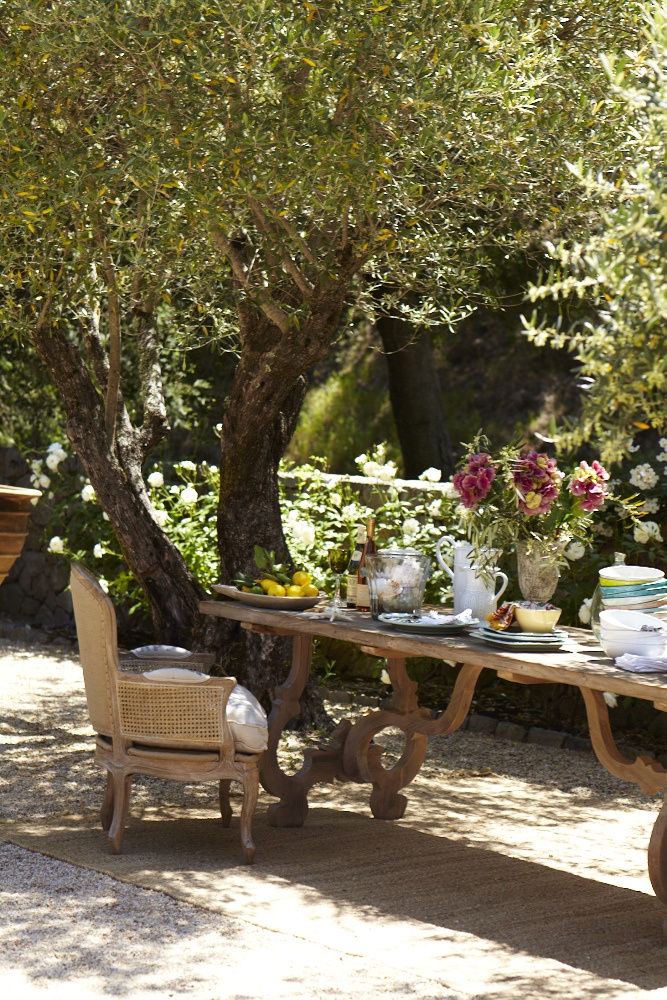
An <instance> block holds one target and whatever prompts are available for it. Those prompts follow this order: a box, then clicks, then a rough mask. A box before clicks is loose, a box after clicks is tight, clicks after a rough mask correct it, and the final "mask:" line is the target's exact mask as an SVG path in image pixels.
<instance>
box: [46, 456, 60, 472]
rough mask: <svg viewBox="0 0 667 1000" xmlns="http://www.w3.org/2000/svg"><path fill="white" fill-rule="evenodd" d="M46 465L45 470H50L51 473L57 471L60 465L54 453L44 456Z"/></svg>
mask: <svg viewBox="0 0 667 1000" xmlns="http://www.w3.org/2000/svg"><path fill="white" fill-rule="evenodd" d="M46 465H47V468H49V469H50V470H51V472H57V471H58V466H59V465H60V459H59V458H58V455H57V454H56V452H54V451H52V452H50V453H49V454H48V455H47V456H46Z"/></svg>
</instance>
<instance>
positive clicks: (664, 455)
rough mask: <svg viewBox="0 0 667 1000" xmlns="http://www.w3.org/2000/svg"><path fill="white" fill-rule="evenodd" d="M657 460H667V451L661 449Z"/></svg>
mask: <svg viewBox="0 0 667 1000" xmlns="http://www.w3.org/2000/svg"><path fill="white" fill-rule="evenodd" d="M657 460H658V462H667V451H661V452H660V454H659V455H658V457H657Z"/></svg>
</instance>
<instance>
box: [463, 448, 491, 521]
mask: <svg viewBox="0 0 667 1000" xmlns="http://www.w3.org/2000/svg"><path fill="white" fill-rule="evenodd" d="M495 478H496V466H495V465H493V463H492V462H491V456H490V455H487V454H486V452H484V451H481V452H479V453H478V454H477V455H468V459H467V463H466V466H465V468H464V469H462V470H461V472H457V473H456V475H455V476H454V478H453V480H452V482H453V483H454V487H455V488H456V490H457V491H458V493H459V495H460V497H461V503H462V504H463V506H464V507H467V508H468V509H471V508H472V507H476V506H477V504H478V503H479V502H480V500H483V499H484V498H485V497H486V496H488V495H489V492H490V490H491V486H492V484H493V480H494V479H495Z"/></svg>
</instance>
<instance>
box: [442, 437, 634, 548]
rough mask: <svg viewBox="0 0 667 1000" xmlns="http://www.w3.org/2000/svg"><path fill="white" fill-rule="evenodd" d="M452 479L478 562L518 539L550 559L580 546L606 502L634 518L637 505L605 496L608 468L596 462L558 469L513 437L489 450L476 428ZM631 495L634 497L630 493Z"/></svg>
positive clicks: (545, 457)
mask: <svg viewBox="0 0 667 1000" xmlns="http://www.w3.org/2000/svg"><path fill="white" fill-rule="evenodd" d="M466 449H467V451H468V454H467V455H466V457H465V458H464V460H463V462H462V468H461V469H460V471H459V472H457V473H456V475H455V476H454V479H453V483H454V487H455V489H456V490H457V492H458V494H459V496H460V498H461V505H462V506H461V510H460V514H461V520H462V523H463V527H464V530H465V533H466V535H467V537H468V540H469V541H470V543H471V544H472V545H473V546H474V548H475V550H476V555H477V557H478V559H479V562H478V565H480V566H481V567H482V568H484V563H485V558H487V560H488V557H485V553H487V552H489V551H490V550H496V553H495V555H497V550H498V549H505V548H507V547H508V546H510V545H515V546H516V545H517V544H521V543H523V544H524V545H525V546H527V548H528V549H529V550H532V551H534V552H536V553H540V554H541V555H542V556H544V557H547V558H549V559H550V560H551V561H553V562H554V563H556V564H557V563H562V562H563V561H564V558H563V557H564V554H565V553H566V550H567V549H568V547H570V546H578V547H579V548H580V549H581V546H582V545H585V543H586V541H587V534H588V531H589V529H590V526H591V523H592V521H593V519H594V516H595V514H596V513H597V512H598V511H600V510H601V509H602V508H603V507H604V505H605V503H608V502H612V501H613V502H615V503H616V504H619V505H620V508H621V510H620V513H621V516H625V517H628V518H631V519H632V520H634V519H635V518H636V517H637V510H636V507H637V505H634V506H633V505H632V504H631V502H630V501H629V500H620V499H619V498H618V497H614V496H612V495H611V493H610V490H609V473H608V472H607V470H606V469H605V468H604V466H603V465H602V464H601V463H600V462H597V461H594V462H593V463H592V464H591V465H589V464H588V462H579V464H578V465H577V466H576V467H575V468H574V469H573V470H572V471H570V472H569V473H564V472H561V470H560V469H559V468H558V465H557V462H556V459H554V458H551V457H549V455H547V454H546V453H544V452H538V451H534V450H531V451H523V450H522V449H521V446H520V444H519V443H512V444H510V445H508V446H507V447H506V448H503V449H502V450H501V451H500V452H498V454H497V455H495V456H494V455H492V454H491V452H490V448H489V442H488V440H487V438H485V437H484V436H482V435H478V436H477V437H476V438H475V440H474V441H473V442H471V444H469V445H467V446H466ZM631 499H632V498H631Z"/></svg>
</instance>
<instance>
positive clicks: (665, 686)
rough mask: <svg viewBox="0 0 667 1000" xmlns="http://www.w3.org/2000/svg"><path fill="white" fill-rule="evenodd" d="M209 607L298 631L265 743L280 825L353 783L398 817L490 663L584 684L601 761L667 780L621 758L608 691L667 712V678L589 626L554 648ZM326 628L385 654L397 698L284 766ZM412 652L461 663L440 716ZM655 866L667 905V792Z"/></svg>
mask: <svg viewBox="0 0 667 1000" xmlns="http://www.w3.org/2000/svg"><path fill="white" fill-rule="evenodd" d="M199 608H200V611H201V612H202V614H206V615H214V616H217V617H220V618H227V619H231V620H233V621H237V622H239V624H240V626H241V627H242V628H244V629H248V630H249V631H251V632H257V633H260V634H264V635H267V634H268V635H273V636H289V637H291V638H292V639H293V654H292V665H291V670H290V672H289V675H288V677H287V678H286V680H285V681H284V683H283V684H281V685H280V686H279V687H277V688H276V690H275V694H274V699H273V708H272V710H271V713H270V715H269V745H268V749H267V751H266V753H265V755H264V762H263V765H262V768H261V781H262V784H263V786H264V788H265V789H266V791H267V792H269V794H271V795H274V796H275V797H276V798H277V799H278V801H277V802H275V803H272V805H271V806H270V807H269V820H270V822H271V824H272V825H274V826H280V827H294V826H301V825H302V824H303V823H304V821H305V819H306V815H307V812H308V792H309V790H310V788H312V787H313V785H316V784H318V783H328V782H329V783H330V782H333V781H352V782H357V783H360V784H368V785H369V786H370V808H371V810H372V813H373V815H374V816H375V817H376V818H377V819H383V820H396V819H400V818H401V817H402V816H403V814H404V812H405V810H406V807H407V805H408V799H407V796H406V795H404V794H403V789H405V788H406V787H407V785H409V784H410V782H411V781H412V780H413V778H414V777H415V776H416V775H417V773H418V772H419V769H420V767H421V765H422V762H423V760H424V757H425V755H426V749H427V741H428V737H429V736H442V735H445V734H447V733H453V732H455V731H456V730H457V729H458V728H459V727H460V726H461V724H462V723H463V721H464V720H465V718H466V716H467V714H468V711H469V709H470V704H471V702H472V699H473V696H474V693H475V685H476V683H477V679H478V677H479V675H480V674H481V672H482V670H484V669H485V668H486V669H489V670H493V671H495V673H496V674H497V675H498V677H501V678H502V679H503V680H506V681H512V682H513V683H515V684H569V685H571V686H573V687H577V688H579V690H580V691H581V694H582V697H583V700H584V704H585V707H586V714H587V718H588V726H589V730H590V737H591V742H592V745H593V749H594V751H595V753H596V755H597V758H598V760H599V761H600V763H601V764H602V765H603V766H604V767H605V768H606V769H607V770H608V771H609V772H610V773H611V774H613V775H615V776H616V777H617V778H622V779H623V780H625V781H631V782H634V783H635V784H637V785H639V787H640V788H641V790H642V791H643V792H644V793H646V794H647V795H655V794H656V793H658V792H663V794H664V791H665V789H667V771H666V770H665V768H663V766H662V765H661V764H660V763H658V762H657V761H656V760H654V759H653V758H652V757H650V756H648V755H646V756H638V757H636V758H635V759H634V760H633V759H631V758H628V757H626V756H624V754H623V753H621V751H620V750H619V748H618V747H617V745H616V743H615V741H614V737H613V734H612V730H611V725H610V720H609V710H608V707H607V703H606V701H605V699H604V692H611V693H613V694H616V695H629V696H630V697H632V698H641V699H644V700H646V701H651V702H653V704H654V706H655V708H657V709H659V710H660V711H667V675H665V674H633V673H628V672H627V671H624V670H622V669H620V668H619V667H616V666H615V664H614V661H613V660H611V659H609V657H607V656H605V654H604V653H603V651H602V649H601V647H600V645H599V644H598V642H597V640H596V639H595V638H594V636H593V634H592V633H591V632H589V631H587V630H584V629H567V633H568V639H567V641H566V642H565V643H564V645H563V647H562V648H561V649H560V650H557V651H554V652H546V653H545V652H527V651H522V652H513V651H507V652H506V651H504V650H501V649H498V648H495V647H492V646H490V645H486V644H484V643H483V642H482V641H481V640H479V639H477V638H475V637H473V636H471V635H469V634H465V633H464V634H460V635H449V636H446V637H444V636H432V635H428V636H427V635H413V634H408V633H403V632H399V631H397V630H395V629H393V628H390V627H388V626H386V625H383V624H382V623H381V622H379V621H376V620H374V619H373V618H371V616H370V615H369V614H364V613H361V612H354V611H350V612H347V613H346V617H345V618H336V619H335V620H334V621H330V620H329V617H328V616H327V615H326V614H316V613H315V614H309V613H301V614H300V613H297V612H293V611H282V610H269V609H265V608H258V607H251V606H249V605H245V604H242V603H241V602H239V601H236V600H210V601H203V602H202V603H201V604H200V606H199ZM316 636H326V637H329V638H332V639H339V640H343V641H345V642H352V643H354V644H356V645H357V646H359V647H360V648H361V649H362V650H363V651H364V652H366V653H369V654H371V655H374V656H378V657H385V658H386V660H387V672H388V674H389V677H390V680H391V686H392V691H393V696H392V700H391V706H390V707H382V708H378V709H369V710H368V711H367V712H366V713H365V714H364V715H363V716H362V717H361V718H357V719H356V720H349V719H346V720H343V721H342V722H341V723H339V725H338V726H337V727H336V728H335V729H334V731H333V732H332V733H331V736H330V738H329V739H328V740H326V741H324V742H322V743H320V744H319V745H318V746H317V747H313V748H307V749H306V750H305V751H304V763H303V766H302V767H301V768H300V770H299V771H297V772H296V773H295V774H287V773H286V772H285V771H283V769H282V768H281V766H280V764H279V761H278V744H279V742H280V738H281V735H282V733H283V731H284V729H285V727H286V725H287V723H288V722H290V720H291V719H293V718H295V717H296V716H297V715H299V713H300V702H299V699H300V697H301V695H302V694H303V691H304V689H305V686H306V683H307V681H308V678H309V676H310V671H311V662H312V648H313V639H314V638H315V637H316ZM410 657H432V658H435V659H440V660H444V661H448V662H450V663H456V664H458V665H459V669H458V672H457V676H456V681H455V683H454V688H453V691H452V695H451V698H450V700H449V704H448V706H447V708H446V709H444V711H442V712H441V713H440V714H438V715H435V716H434V714H433V713H432V712H431V710H430V709H428V708H426V707H420V705H419V699H418V685H417V682H416V681H413V680H411V678H410V677H409V675H408V672H407V669H406V660H407V659H408V658H410ZM388 728H394V729H399V730H400V731H401V732H402V733H403V737H404V747H403V752H402V754H401V757H400V758H399V760H398V761H396V762H395V763H394V764H393V765H392V766H390V767H385V766H384V765H383V760H382V758H383V752H384V751H383V747H382V745H381V744H380V743H378V742H376V741H375V738H376V737H377V736H378V734H379V733H381V732H382V730H384V729H388ZM648 871H649V876H650V879H651V884H652V885H653V889H654V890H655V894H656V896H657V897H658V898H659V899H660V901H661V902H662V903H664V904H665V905H667V800H666V799H665V798H663V804H662V807H661V809H660V812H659V813H658V817H657V819H656V822H655V825H654V827H653V831H652V834H651V838H650V841H649V845H648Z"/></svg>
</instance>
